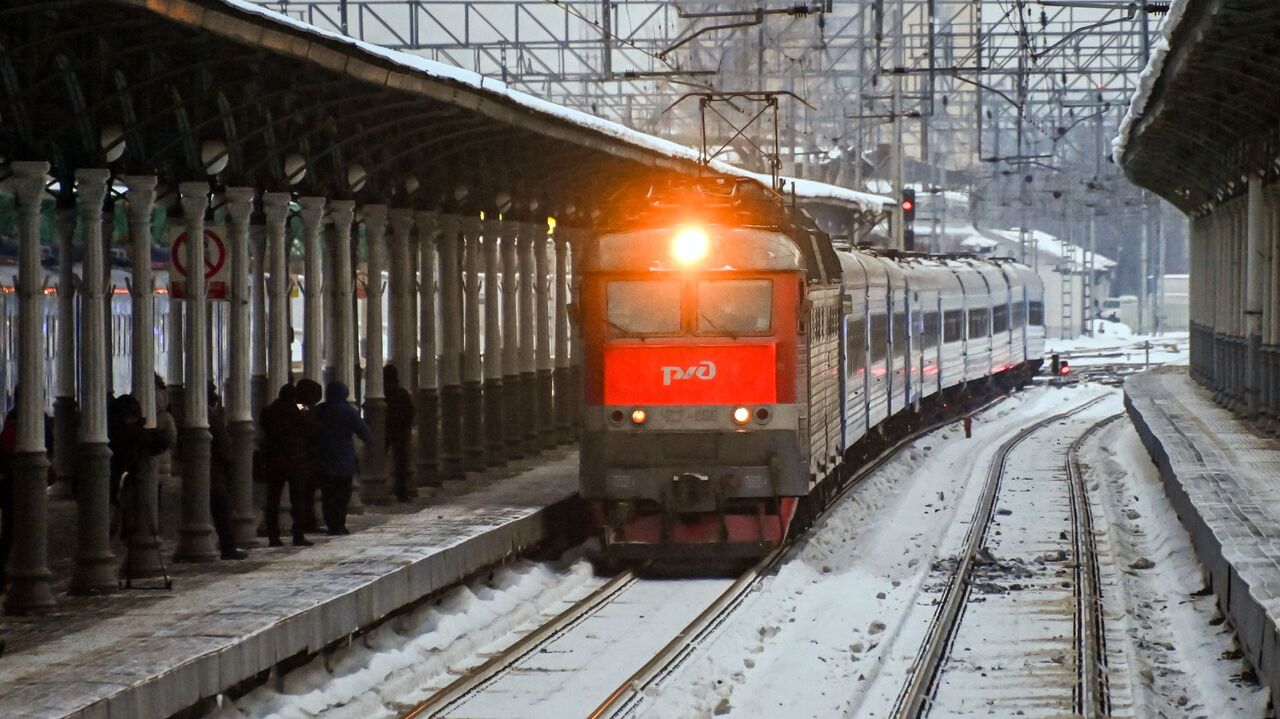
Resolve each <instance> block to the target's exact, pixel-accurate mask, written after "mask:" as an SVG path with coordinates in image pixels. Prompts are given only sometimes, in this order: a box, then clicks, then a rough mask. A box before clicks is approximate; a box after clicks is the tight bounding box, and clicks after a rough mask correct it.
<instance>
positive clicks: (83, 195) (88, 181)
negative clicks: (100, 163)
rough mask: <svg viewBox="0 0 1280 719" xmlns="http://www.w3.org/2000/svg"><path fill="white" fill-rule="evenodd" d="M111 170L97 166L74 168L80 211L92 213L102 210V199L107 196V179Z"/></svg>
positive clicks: (95, 213)
mask: <svg viewBox="0 0 1280 719" xmlns="http://www.w3.org/2000/svg"><path fill="white" fill-rule="evenodd" d="M110 179H111V171H110V170H103V169H99V168H81V169H79V170H76V193H77V194H79V195H80V199H81V203H80V208H81V211H83V212H85V213H89V214H92V215H94V216H95V217H96V216H97V215H98V214H100V213H101V212H102V201H103V199H105V198H106V196H107V181H108V180H110Z"/></svg>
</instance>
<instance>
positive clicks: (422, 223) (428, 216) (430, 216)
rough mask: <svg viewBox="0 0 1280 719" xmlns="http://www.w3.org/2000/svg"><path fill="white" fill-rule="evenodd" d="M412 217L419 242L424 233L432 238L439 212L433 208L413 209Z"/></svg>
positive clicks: (437, 225) (437, 222) (437, 223)
mask: <svg viewBox="0 0 1280 719" xmlns="http://www.w3.org/2000/svg"><path fill="white" fill-rule="evenodd" d="M413 218H414V224H415V225H417V227H418V241H419V242H421V241H422V239H423V236H424V235H426V236H427V237H428V238H429V239H432V240H434V239H435V231H436V229H437V228H438V227H439V221H440V213H439V212H436V211H435V210H415V211H414V213H413Z"/></svg>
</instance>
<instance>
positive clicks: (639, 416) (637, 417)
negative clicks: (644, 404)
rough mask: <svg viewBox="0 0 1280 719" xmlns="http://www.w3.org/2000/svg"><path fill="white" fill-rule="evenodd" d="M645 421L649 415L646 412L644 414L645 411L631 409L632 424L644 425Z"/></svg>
mask: <svg viewBox="0 0 1280 719" xmlns="http://www.w3.org/2000/svg"><path fill="white" fill-rule="evenodd" d="M647 419H649V413H648V412H646V411H644V410H642V409H633V410H631V423H632V424H644V423H645V420H647Z"/></svg>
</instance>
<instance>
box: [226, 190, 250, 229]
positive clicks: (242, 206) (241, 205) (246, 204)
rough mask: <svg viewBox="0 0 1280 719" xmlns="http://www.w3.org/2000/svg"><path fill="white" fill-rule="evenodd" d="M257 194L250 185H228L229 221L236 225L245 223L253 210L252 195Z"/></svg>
mask: <svg viewBox="0 0 1280 719" xmlns="http://www.w3.org/2000/svg"><path fill="white" fill-rule="evenodd" d="M255 194H257V193H255V192H254V190H253V188H252V187H228V188H227V193H226V195H227V214H229V215H231V221H232V222H233V223H235V224H237V225H245V224H248V222H249V215H250V213H252V212H253V196H254V195H255Z"/></svg>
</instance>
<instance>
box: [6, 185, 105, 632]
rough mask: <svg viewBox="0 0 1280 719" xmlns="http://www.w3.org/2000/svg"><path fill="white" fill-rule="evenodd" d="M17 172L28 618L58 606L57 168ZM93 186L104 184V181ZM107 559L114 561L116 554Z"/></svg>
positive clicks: (12, 583) (13, 609)
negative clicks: (54, 466) (46, 224)
mask: <svg viewBox="0 0 1280 719" xmlns="http://www.w3.org/2000/svg"><path fill="white" fill-rule="evenodd" d="M11 169H12V171H13V174H14V175H15V178H14V186H15V187H14V189H15V191H16V193H17V201H18V208H17V209H18V243H19V245H18V282H17V284H18V288H17V289H18V352H19V353H20V354H19V361H18V388H19V394H18V408H17V410H18V413H17V416H18V436H17V440H16V442H15V444H14V450H13V451H14V454H13V458H12V460H11V462H12V465H11V473H10V476H9V482H10V486H9V492H10V497H11V499H12V503H13V504H12V506H13V510H12V511H13V513H12V515H11V516H12V517H13V522H14V526H13V528H12V532H13V535H12V541H13V546H12V548H11V549H10V557H9V559H10V562H9V567H8V579H9V588H8V592H7V593H6V594H5V598H4V607H5V611H7V612H9V613H10V614H21V613H25V612H33V611H39V610H42V609H47V608H49V607H52V606H53V604H54V600H53V592H52V591H51V590H50V588H49V576H50V575H49V566H48V496H47V493H46V489H45V488H46V484H45V479H46V476H47V474H48V467H49V460H48V459H47V457H46V456H45V448H44V406H45V392H44V347H45V341H44V336H43V335H44V302H45V300H44V284H45V278H44V269H43V268H42V267H41V266H40V203H41V201H42V200H43V199H44V176H45V173H47V172H48V171H49V164H48V163H47V162H15V163H13V164H12V166H11ZM100 172H101V171H100ZM87 179H88V178H87ZM89 181H94V182H96V181H97V178H96V177H94V178H92V179H91V180H89ZM102 182H104V183H105V180H102ZM103 189H105V187H104V188H103ZM91 194H92V193H91ZM97 194H98V196H97V201H98V202H99V203H101V201H102V197H101V193H97ZM89 199H92V197H90V198H89ZM98 207H99V208H100V207H101V204H99V205H98ZM69 259H70V258H69V256H63V257H62V258H60V261H62V262H66V263H68V264H69ZM82 511H83V509H82ZM107 559H110V554H108V555H107Z"/></svg>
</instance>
